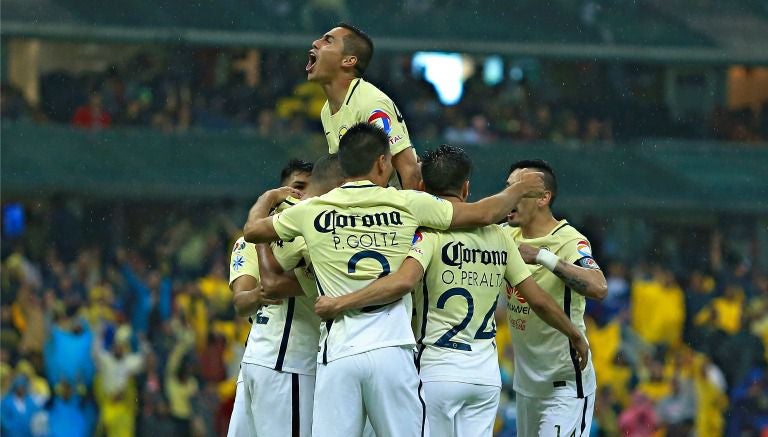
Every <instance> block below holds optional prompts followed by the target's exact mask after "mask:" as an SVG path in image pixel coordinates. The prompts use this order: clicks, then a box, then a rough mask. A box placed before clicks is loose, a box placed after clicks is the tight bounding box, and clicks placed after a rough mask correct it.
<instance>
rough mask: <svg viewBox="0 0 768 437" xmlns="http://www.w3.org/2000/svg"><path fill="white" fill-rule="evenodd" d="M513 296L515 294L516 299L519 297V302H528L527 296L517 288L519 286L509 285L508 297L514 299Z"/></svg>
mask: <svg viewBox="0 0 768 437" xmlns="http://www.w3.org/2000/svg"><path fill="white" fill-rule="evenodd" d="M512 296H515V299H517V301H518V302H520V303H522V304H525V303H528V302H527V301H526V300H525V298H524V297H523V296H522V295H521V294H520V292H519V291H518V290H517V287H513V286H511V285H507V299H508V300H509V299H512Z"/></svg>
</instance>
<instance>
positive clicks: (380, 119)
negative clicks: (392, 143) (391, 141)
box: [368, 109, 392, 135]
mask: <svg viewBox="0 0 768 437" xmlns="http://www.w3.org/2000/svg"><path fill="white" fill-rule="evenodd" d="M368 123H370V124H372V125H374V126H376V127H378V128H381V129H382V130H383V131H384V132H385V133H386V134H387V135H389V133H390V132H391V131H392V119H391V118H389V115H387V113H386V112H384V111H383V110H381V109H374V110H373V112H371V115H369V116H368Z"/></svg>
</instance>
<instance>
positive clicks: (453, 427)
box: [424, 381, 501, 437]
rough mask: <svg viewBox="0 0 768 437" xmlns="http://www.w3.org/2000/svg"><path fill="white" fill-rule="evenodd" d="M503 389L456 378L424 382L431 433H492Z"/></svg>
mask: <svg viewBox="0 0 768 437" xmlns="http://www.w3.org/2000/svg"><path fill="white" fill-rule="evenodd" d="M500 392H501V388H499V387H494V386H492V385H478V384H469V383H465V382H454V381H434V382H425V383H424V401H426V403H427V418H428V419H429V430H430V433H431V435H432V436H435V437H438V436H456V437H464V436H484V437H485V436H490V435H493V424H494V422H495V421H496V413H497V412H498V410H499V393H500Z"/></svg>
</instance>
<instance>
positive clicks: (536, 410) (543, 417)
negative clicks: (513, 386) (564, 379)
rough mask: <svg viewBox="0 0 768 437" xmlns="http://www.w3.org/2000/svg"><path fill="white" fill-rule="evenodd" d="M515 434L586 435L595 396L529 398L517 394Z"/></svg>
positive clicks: (521, 436)
mask: <svg viewBox="0 0 768 437" xmlns="http://www.w3.org/2000/svg"><path fill="white" fill-rule="evenodd" d="M516 404H517V435H518V436H520V437H528V436H532V437H536V436H541V437H571V436H575V437H581V436H589V430H590V428H591V427H592V412H593V411H594V408H595V395H594V394H590V395H589V396H585V397H584V398H582V399H580V398H577V397H569V396H553V397H549V398H531V397H528V396H523V395H521V394H519V393H518V394H517V398H516Z"/></svg>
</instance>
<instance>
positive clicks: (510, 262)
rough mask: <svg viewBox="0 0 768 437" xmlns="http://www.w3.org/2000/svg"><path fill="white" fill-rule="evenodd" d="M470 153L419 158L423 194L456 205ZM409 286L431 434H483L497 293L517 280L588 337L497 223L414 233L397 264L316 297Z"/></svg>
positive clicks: (370, 298)
mask: <svg viewBox="0 0 768 437" xmlns="http://www.w3.org/2000/svg"><path fill="white" fill-rule="evenodd" d="M471 165H472V164H471V161H470V159H469V156H467V154H466V153H465V152H464V151H463V150H461V149H459V148H456V147H451V146H440V147H439V148H438V149H437V150H436V151H434V152H428V153H427V154H426V155H424V156H423V157H422V167H421V171H422V176H423V178H424V179H423V184H422V185H423V187H422V188H424V189H425V191H426V192H428V193H430V194H433V195H439V196H440V197H441V198H443V199H445V200H447V201H449V202H452V203H462V202H465V201H466V199H467V195H468V193H469V174H470V171H471ZM422 278H424V282H423V286H422V287H421V288H420V289H419V288H417V289H416V306H417V314H418V315H419V327H418V329H417V336H418V337H419V339H418V350H419V352H418V355H417V360H416V366H417V367H418V368H419V376H420V377H421V380H422V381H423V383H424V394H425V401H426V406H427V417H428V419H429V428H430V433H431V435H433V436H441V437H448V436H489V435H491V434H493V424H494V421H495V419H496V413H497V411H498V406H499V393H500V391H501V378H500V376H499V361H498V356H497V354H496V347H495V346H496V345H495V343H494V338H495V335H496V326H495V321H494V317H493V316H494V313H495V310H496V302H497V298H498V296H499V292H500V291H502V290H504V289H506V286H507V285H509V286H516V287H517V289H518V290H519V291H520V294H521V295H523V296H524V297H525V298H526V299H527V300H528V302H529V303H530V305H531V308H532V309H533V310H534V311H536V313H537V314H539V315H540V316H541V317H542V318H543V319H544V320H546V321H547V323H549V324H551V325H552V326H554V327H555V328H556V329H558V330H560V331H562V332H563V333H565V334H566V335H568V337H569V338H570V339H571V341H572V342H573V343H574V345H576V347H577V348H578V351H579V353H580V355H581V356H582V357H584V359H583V360H582V362H583V363H584V365H586V363H587V360H586V356H587V354H588V352H587V342H586V340H585V339H584V338H583V336H582V334H581V332H579V330H578V328H576V326H575V325H574V324H573V323H571V321H570V320H569V319H568V317H567V316H566V315H565V314H564V313H563V310H562V309H561V308H560V307H559V306H558V305H557V303H556V302H555V301H554V300H553V299H552V298H551V297H550V296H549V295H547V294H546V293H545V292H544V291H543V290H541V288H539V286H538V285H537V284H536V282H535V281H534V280H533V278H531V273H530V272H529V271H528V269H527V267H526V265H525V263H524V262H523V260H522V258H521V257H520V253H519V252H518V250H517V246H515V244H514V242H513V241H512V239H511V238H510V236H509V235H507V233H506V232H505V231H504V230H503V229H502V227H501V226H499V225H490V226H486V227H483V228H477V229H472V230H456V231H447V232H443V231H433V230H422V231H417V233H416V237H415V238H414V245H413V247H411V249H410V252H409V253H408V258H406V260H405V261H404V262H403V264H402V265H401V266H400V269H399V270H398V271H397V272H395V273H393V274H391V275H389V276H386V277H384V278H382V279H379V280H377V281H375V282H373V283H371V285H369V286H367V287H366V288H364V289H362V290H359V291H356V292H354V293H351V294H345V295H343V296H339V297H336V298H331V297H327V296H321V297H319V298H318V299H317V302H316V303H315V310H316V311H317V312H318V314H319V315H320V316H321V317H323V318H324V319H326V318H329V317H330V318H334V317H336V316H337V315H338V314H339V313H340V312H343V311H348V310H359V309H362V308H365V307H367V306H370V305H379V304H384V303H387V302H392V301H394V300H396V299H399V298H401V297H402V296H404V295H406V294H407V293H409V292H410V290H412V289H414V287H415V286H416V285H417V283H418V282H419V281H421V280H422Z"/></svg>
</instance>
